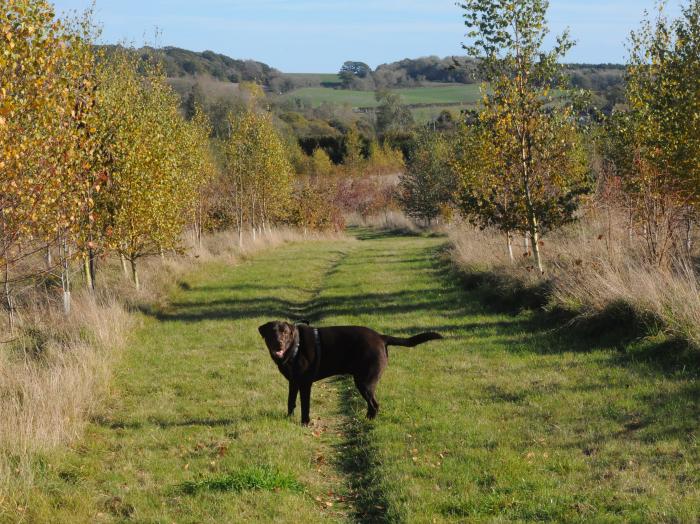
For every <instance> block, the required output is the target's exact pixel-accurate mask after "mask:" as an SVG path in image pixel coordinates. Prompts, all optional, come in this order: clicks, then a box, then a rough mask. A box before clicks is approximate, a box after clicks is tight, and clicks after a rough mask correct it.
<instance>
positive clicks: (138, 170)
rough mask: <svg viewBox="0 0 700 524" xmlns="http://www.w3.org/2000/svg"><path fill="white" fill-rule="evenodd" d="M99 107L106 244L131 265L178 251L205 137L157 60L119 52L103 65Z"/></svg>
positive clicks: (196, 184) (199, 174)
mask: <svg viewBox="0 0 700 524" xmlns="http://www.w3.org/2000/svg"><path fill="white" fill-rule="evenodd" d="M100 78H101V79H100V85H101V89H100V90H99V93H100V98H99V100H98V112H99V118H98V120H97V124H96V125H97V126H98V133H99V134H100V137H101V143H100V154H101V167H102V169H103V170H104V172H105V173H106V174H107V178H108V182H107V183H106V184H105V188H104V190H103V191H101V192H100V199H99V203H98V204H99V212H100V215H101V216H100V220H101V221H102V223H103V224H104V231H105V236H106V242H107V244H108V245H109V247H111V248H112V249H114V250H116V251H117V252H119V253H120V255H121V256H122V257H124V258H125V259H126V260H128V261H129V262H130V263H131V275H132V278H133V281H134V284H135V285H136V287H137V288H139V287H140V282H139V274H138V268H137V262H138V260H139V259H140V258H142V257H145V256H149V255H155V254H162V253H163V251H164V250H165V249H172V248H175V247H176V246H177V245H178V243H179V240H180V236H181V233H182V230H183V228H184V226H185V225H186V224H187V223H188V222H189V221H190V220H191V219H192V214H193V210H194V208H195V205H196V201H197V198H198V195H199V189H200V187H201V183H202V179H203V177H204V176H205V174H203V172H202V171H201V169H202V161H201V159H200V158H199V155H204V154H206V153H205V152H202V148H203V147H208V144H207V145H205V140H204V136H205V135H207V130H206V129H204V128H203V127H204V125H203V124H200V123H199V122H198V121H192V122H190V123H188V122H186V121H185V120H184V118H183V117H182V115H181V113H180V101H179V98H178V97H177V95H176V94H175V93H174V92H173V91H172V89H171V88H170V87H169V85H168V84H167V81H166V79H165V76H164V74H163V72H162V70H161V68H160V66H159V64H158V61H157V60H156V59H155V57H146V58H145V59H142V58H139V57H138V56H137V55H136V54H135V53H133V52H132V51H130V50H128V49H118V50H117V51H115V52H114V53H113V55H112V56H111V57H110V60H109V61H107V62H105V63H104V64H103V67H102V70H101V77H100Z"/></svg>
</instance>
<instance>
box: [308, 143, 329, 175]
mask: <svg viewBox="0 0 700 524" xmlns="http://www.w3.org/2000/svg"><path fill="white" fill-rule="evenodd" d="M309 163H310V166H309V167H310V169H309V174H310V175H313V176H327V175H330V174H331V173H332V172H333V162H331V158H330V157H329V156H328V153H326V152H325V151H324V150H323V149H322V148H320V147H317V148H316V149H314V153H313V155H311V159H310V162H309Z"/></svg>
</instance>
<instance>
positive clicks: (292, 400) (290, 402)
mask: <svg viewBox="0 0 700 524" xmlns="http://www.w3.org/2000/svg"><path fill="white" fill-rule="evenodd" d="M298 393H299V386H297V384H296V382H294V381H293V380H290V381H289V396H288V397H287V416H288V417H291V416H292V415H293V414H294V408H296V407H297V394H298Z"/></svg>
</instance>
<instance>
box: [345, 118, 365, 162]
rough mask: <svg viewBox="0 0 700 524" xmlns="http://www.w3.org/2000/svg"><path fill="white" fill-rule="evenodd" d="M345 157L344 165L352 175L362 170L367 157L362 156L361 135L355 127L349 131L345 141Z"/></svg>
mask: <svg viewBox="0 0 700 524" xmlns="http://www.w3.org/2000/svg"><path fill="white" fill-rule="evenodd" d="M344 145H345V155H344V157H343V165H344V166H345V168H346V169H347V170H348V171H349V172H351V173H357V172H358V171H359V170H361V169H362V166H363V165H364V162H365V157H364V155H363V154H362V149H363V142H362V137H361V136H360V133H358V132H357V130H356V129H355V128H354V127H351V128H350V129H348V132H347V134H346V135H345V140H344Z"/></svg>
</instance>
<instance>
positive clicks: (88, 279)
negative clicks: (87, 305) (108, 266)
mask: <svg viewBox="0 0 700 524" xmlns="http://www.w3.org/2000/svg"><path fill="white" fill-rule="evenodd" d="M83 270H84V271H85V285H86V286H87V288H88V289H89V290H90V291H95V284H94V283H93V281H92V271H91V270H90V255H83Z"/></svg>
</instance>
